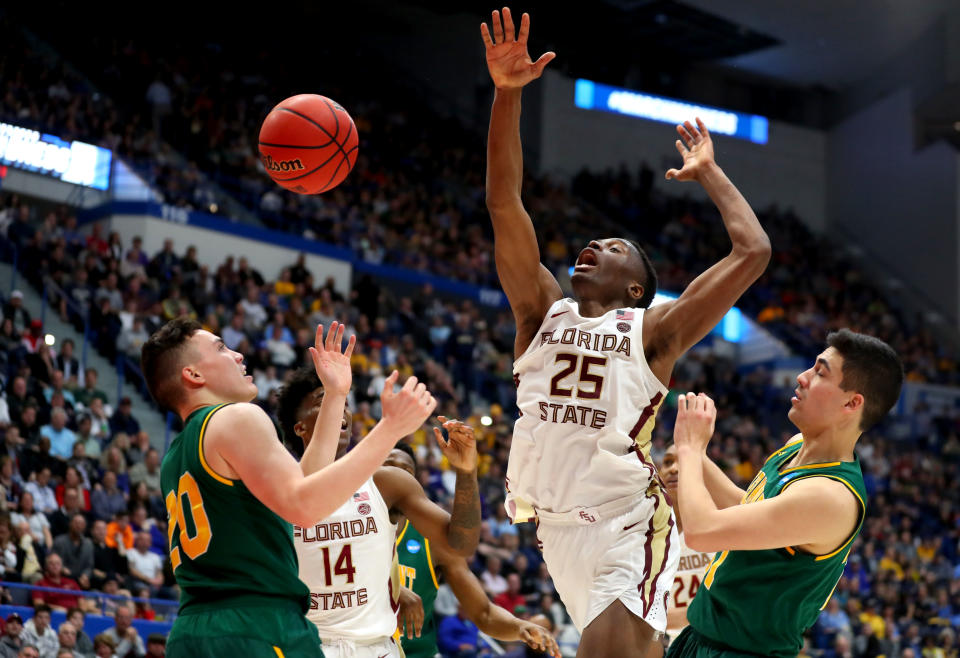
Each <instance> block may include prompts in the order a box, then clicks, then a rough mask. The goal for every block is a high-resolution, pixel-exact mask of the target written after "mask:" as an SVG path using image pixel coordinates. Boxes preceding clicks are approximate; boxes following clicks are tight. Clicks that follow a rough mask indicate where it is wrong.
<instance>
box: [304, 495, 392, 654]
mask: <svg viewBox="0 0 960 658" xmlns="http://www.w3.org/2000/svg"><path fill="white" fill-rule="evenodd" d="M396 535H397V526H396V525H395V524H393V523H391V522H390V511H389V510H388V509H387V505H386V503H385V502H384V501H383V498H382V497H381V496H380V492H379V491H378V490H377V487H376V485H375V484H374V482H373V478H370V479H369V480H367V481H366V483H365V484H364V485H363V486H362V487H360V489H359V491H357V492H356V493H355V494H353V496H351V498H350V500H348V501H347V502H346V503H344V504H343V505H342V506H341V507H340V509H338V510H337V511H336V512H334V513H333V514H332V515H331V516H329V517H328V518H326V519H324V520H323V521H321V522H319V523H317V524H316V525H314V526H312V527H309V528H301V527H300V526H293V543H294V545H295V546H296V549H297V559H298V560H299V561H300V580H302V581H303V582H304V583H306V584H307V587H309V588H310V609H309V610H308V611H307V618H308V619H309V620H310V621H312V622H313V623H314V624H316V626H317V628H318V629H319V631H320V637H321V638H323V637H329V638H333V637H342V638H348V639H353V640H365V639H375V638H381V637H390V636H391V635H393V632H394V630H396V628H397V613H396V607H395V604H394V603H393V601H392V600H391V598H392V597H391V594H390V570H391V567H392V564H393V552H394V537H396Z"/></svg>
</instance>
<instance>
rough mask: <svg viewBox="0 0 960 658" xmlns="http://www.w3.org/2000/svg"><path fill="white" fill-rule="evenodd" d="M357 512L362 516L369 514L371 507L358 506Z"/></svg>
mask: <svg viewBox="0 0 960 658" xmlns="http://www.w3.org/2000/svg"><path fill="white" fill-rule="evenodd" d="M357 511H358V512H360V513H361V514H369V513H370V506H369V505H367V504H366V503H360V504H359V505H357Z"/></svg>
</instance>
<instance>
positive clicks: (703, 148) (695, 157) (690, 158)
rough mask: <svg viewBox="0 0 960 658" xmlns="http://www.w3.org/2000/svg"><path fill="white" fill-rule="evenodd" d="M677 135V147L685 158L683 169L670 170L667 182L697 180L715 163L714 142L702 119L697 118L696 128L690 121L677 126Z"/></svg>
mask: <svg viewBox="0 0 960 658" xmlns="http://www.w3.org/2000/svg"><path fill="white" fill-rule="evenodd" d="M677 133H678V134H679V135H680V139H678V140H677V143H676V145H677V150H678V151H680V155H681V156H682V157H683V167H682V168H680V169H670V170H668V171H667V174H666V177H667V180H669V179H671V178H674V179H676V180H681V181H684V180H697V178H698V177H699V176H700V173H701V172H702V171H703V170H704V169H705V168H706V167H707V166H709V165H712V164H714V162H715V160H714V158H713V140H712V139H711V138H710V133H709V131H708V130H707V127H706V126H705V125H704V123H703V121H701V120H700V117H697V125H696V127H694V125H693V124H692V123H690V122H689V121H684V122H683V125H682V126H677Z"/></svg>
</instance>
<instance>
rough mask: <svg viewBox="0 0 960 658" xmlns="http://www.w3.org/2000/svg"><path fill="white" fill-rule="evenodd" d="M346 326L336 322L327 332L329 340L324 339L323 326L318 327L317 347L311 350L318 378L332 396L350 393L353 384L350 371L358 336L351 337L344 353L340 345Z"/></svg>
mask: <svg viewBox="0 0 960 658" xmlns="http://www.w3.org/2000/svg"><path fill="white" fill-rule="evenodd" d="M343 328H344V325H342V324H340V323H339V322H336V321H334V322H333V323H332V324H331V325H330V331H328V332H327V339H326V341H324V339H323V325H322V324H321V325H318V326H317V338H316V345H315V346H314V347H311V348H310V356H311V357H312V358H313V366H314V368H316V369H317V377H319V378H320V381H321V382H322V383H323V388H324V390H325V391H326V392H328V393H330V394H331V395H332V394H334V393H341V394H343V395H346V394H348V393H349V392H350V385H351V384H352V383H353V372H352V371H351V369H350V356H351V355H352V354H353V346H354V345H356V343H357V337H356V336H350V340H349V341H347V348H346V349H345V350H343V351H341V349H340V345H341V344H342V342H343Z"/></svg>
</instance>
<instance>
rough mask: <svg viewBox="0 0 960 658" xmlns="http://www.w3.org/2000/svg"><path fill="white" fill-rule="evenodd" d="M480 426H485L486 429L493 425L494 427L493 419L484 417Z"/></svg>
mask: <svg viewBox="0 0 960 658" xmlns="http://www.w3.org/2000/svg"><path fill="white" fill-rule="evenodd" d="M480 424H481V425H483V426H484V427H490V426H491V425H493V418H491V417H490V416H483V417H482V418H481V419H480Z"/></svg>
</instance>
